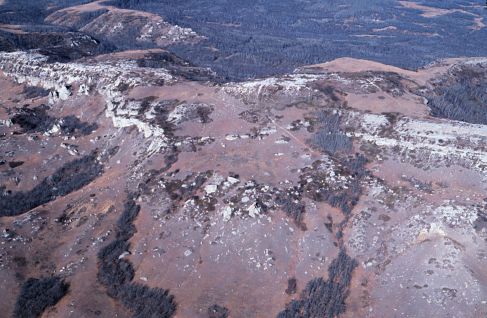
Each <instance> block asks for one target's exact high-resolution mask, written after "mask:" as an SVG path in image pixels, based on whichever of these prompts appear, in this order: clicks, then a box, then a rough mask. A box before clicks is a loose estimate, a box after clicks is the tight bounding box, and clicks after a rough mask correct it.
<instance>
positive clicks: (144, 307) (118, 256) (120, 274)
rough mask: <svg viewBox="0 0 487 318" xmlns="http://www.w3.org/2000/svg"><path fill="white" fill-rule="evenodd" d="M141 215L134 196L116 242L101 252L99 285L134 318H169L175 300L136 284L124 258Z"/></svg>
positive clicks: (160, 290) (173, 310) (118, 226)
mask: <svg viewBox="0 0 487 318" xmlns="http://www.w3.org/2000/svg"><path fill="white" fill-rule="evenodd" d="M139 211H140V206H139V205H137V204H136V203H135V195H133V194H130V195H129V198H128V200H127V202H125V205H124V211H123V212H122V215H121V216H120V218H119V220H118V222H117V227H116V237H117V239H116V240H115V241H113V242H111V243H110V244H108V245H107V246H105V247H104V248H102V249H101V250H100V252H98V275H97V277H98V281H99V282H100V283H101V284H102V285H104V286H105V287H106V288H107V292H108V295H110V296H111V297H113V298H115V299H118V300H120V301H121V302H122V303H123V304H124V305H125V306H126V307H127V308H129V309H130V310H131V311H132V312H133V317H134V318H146V317H147V318H152V317H153V318H169V317H172V315H173V314H174V312H175V311H176V303H175V302H174V297H173V296H172V295H170V294H169V291H168V290H165V289H161V288H149V287H147V286H144V285H140V284H136V283H133V282H132V280H133V278H134V275H135V270H134V268H133V266H132V264H131V263H130V262H129V261H128V260H126V259H125V258H124V253H128V251H129V250H130V243H129V242H128V240H129V239H130V238H131V237H132V236H133V235H134V233H135V226H134V225H133V222H134V220H135V218H136V217H137V215H138V214H139Z"/></svg>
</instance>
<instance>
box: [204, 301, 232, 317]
mask: <svg viewBox="0 0 487 318" xmlns="http://www.w3.org/2000/svg"><path fill="white" fill-rule="evenodd" d="M227 317H228V309H227V308H225V307H222V306H219V305H216V304H215V305H213V306H210V307H209V308H208V318H227Z"/></svg>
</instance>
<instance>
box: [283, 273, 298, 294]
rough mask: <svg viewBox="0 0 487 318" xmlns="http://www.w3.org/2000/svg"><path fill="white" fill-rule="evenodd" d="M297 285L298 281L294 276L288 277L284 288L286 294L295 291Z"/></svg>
mask: <svg viewBox="0 0 487 318" xmlns="http://www.w3.org/2000/svg"><path fill="white" fill-rule="evenodd" d="M297 287H298V282H297V280H296V278H294V277H293V278H289V279H288V280H287V288H286V294H288V295H292V294H295V293H296V289H297Z"/></svg>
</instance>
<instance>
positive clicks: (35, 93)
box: [22, 86, 49, 98]
mask: <svg viewBox="0 0 487 318" xmlns="http://www.w3.org/2000/svg"><path fill="white" fill-rule="evenodd" d="M22 94H24V95H25V97H26V98H37V97H46V96H48V95H49V91H48V90H46V89H44V88H42V87H37V86H26V87H24V91H23V92H22Z"/></svg>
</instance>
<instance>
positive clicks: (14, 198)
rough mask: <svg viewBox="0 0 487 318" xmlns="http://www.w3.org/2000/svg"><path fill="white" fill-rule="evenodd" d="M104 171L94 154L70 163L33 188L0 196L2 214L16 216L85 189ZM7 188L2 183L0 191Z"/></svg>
mask: <svg viewBox="0 0 487 318" xmlns="http://www.w3.org/2000/svg"><path fill="white" fill-rule="evenodd" d="M102 172H103V165H102V164H101V163H100V162H98V160H96V154H95V153H92V154H90V155H88V156H84V157H82V158H80V159H76V160H74V161H71V162H68V163H66V164H64V166H62V167H61V168H59V169H58V170H56V171H55V172H54V173H53V174H52V175H51V176H49V177H47V178H45V179H44V180H42V181H41V183H39V184H38V185H37V186H35V187H34V188H33V189H32V190H30V191H19V192H15V193H5V191H0V192H3V194H1V195H0V216H14V215H19V214H22V213H25V212H27V211H30V210H32V209H34V208H36V207H38V206H40V205H42V204H45V203H48V202H50V201H52V200H54V199H55V198H56V197H58V196H65V195H67V194H69V193H71V192H73V191H76V190H78V189H81V188H82V187H84V186H85V185H87V184H88V183H90V182H91V181H93V180H94V179H95V178H96V177H98V176H99V175H100V174H101V173H102ZM2 188H3V189H4V188H5V187H1V186H0V190H2Z"/></svg>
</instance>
